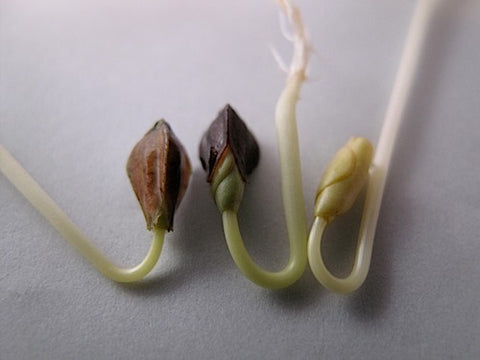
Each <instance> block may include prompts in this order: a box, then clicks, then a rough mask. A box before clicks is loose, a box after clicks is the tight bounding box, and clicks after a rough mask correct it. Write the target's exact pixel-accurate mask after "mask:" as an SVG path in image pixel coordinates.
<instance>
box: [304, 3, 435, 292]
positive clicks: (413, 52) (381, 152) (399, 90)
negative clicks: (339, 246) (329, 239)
mask: <svg viewBox="0 0 480 360" xmlns="http://www.w3.org/2000/svg"><path fill="white" fill-rule="evenodd" d="M437 3H438V2H437V1H435V0H419V1H418V3H417V6H416V9H415V12H414V14H413V17H412V21H411V24H410V27H409V31H408V35H407V39H406V41H405V45H404V50H403V54H402V58H401V60H400V66H399V68H398V72H397V76H396V79H395V83H394V86H393V90H392V94H391V95H390V101H389V104H388V107H387V112H386V115H385V120H384V123H383V126H382V130H381V132H380V137H379V139H378V144H377V150H376V152H375V155H374V157H373V161H372V166H371V168H370V173H369V181H368V187H367V193H366V196H365V204H364V207H363V215H362V220H361V223H360V230H359V234H358V242H357V249H356V252H355V261H354V263H353V268H352V271H351V273H350V274H349V275H348V276H347V277H345V278H341V279H340V278H337V277H335V276H334V275H332V274H331V273H330V271H328V269H327V267H326V266H325V264H324V262H323V259H322V254H321V250H320V249H321V242H322V236H323V233H324V231H325V228H326V226H327V224H328V223H329V222H330V221H331V220H332V216H333V215H335V214H333V213H330V212H326V210H325V209H326V208H327V207H328V206H329V205H330V204H331V202H330V199H331V198H333V197H335V196H336V195H335V193H332V196H330V195H325V196H326V198H325V199H327V200H328V201H326V202H325V203H324V202H323V201H324V198H323V195H322V196H321V197H320V198H317V203H316V206H315V211H316V212H315V219H314V221H313V225H312V229H311V231H310V236H309V239H308V261H309V263H310V268H311V269H312V272H313V274H314V275H315V277H316V278H317V280H318V281H319V282H320V283H321V284H322V285H324V286H325V287H326V288H327V289H329V290H331V291H334V292H337V293H340V294H347V293H350V292H352V291H354V290H356V289H358V288H359V287H360V286H361V285H362V284H363V282H364V281H365V278H366V277H367V274H368V270H369V267H370V260H371V256H372V248H373V240H374V237H375V229H376V227H377V221H378V214H379V212H380V206H381V203H382V196H383V190H384V189H385V182H386V180H387V175H388V169H389V167H390V161H391V159H392V152H393V147H394V144H395V139H396V136H397V133H398V128H399V126H400V123H401V120H402V117H403V112H404V110H405V107H406V104H407V100H408V95H409V92H410V89H411V87H412V83H413V80H414V75H415V71H416V68H417V64H418V60H419V57H420V53H421V49H422V43H423V40H424V38H425V34H426V30H427V27H428V24H429V20H430V16H431V15H432V13H433V11H432V10H433V6H434V5H435V4H437ZM341 151H342V150H341ZM363 153H364V155H362V156H360V158H364V157H365V158H366V157H367V156H366V155H368V153H369V151H363ZM337 156H339V155H337ZM365 160H366V159H363V160H362V162H365ZM344 166H345V164H344V163H340V166H339V167H340V168H341V167H344ZM347 167H348V166H347ZM327 177H328V176H327ZM360 178H363V175H361V176H359V178H358V179H359V180H358V183H357V180H354V181H352V184H350V185H351V186H352V189H353V188H356V189H355V191H354V190H352V192H348V191H347V192H346V193H345V194H346V195H347V198H348V200H347V201H344V203H345V204H347V205H348V203H350V202H351V201H353V196H352V195H354V194H355V193H356V192H357V190H358V188H360V187H361V186H360ZM355 183H356V185H355ZM350 185H349V186H350ZM339 186H340V187H341V186H342V185H341V184H339ZM327 189H328V188H327ZM319 196H320V195H319ZM338 201H339V203H342V201H341V200H340V199H338ZM327 205H328V206H327ZM347 207H348V206H345V207H343V205H342V206H339V208H338V209H337V210H342V211H343V210H344V209H346V208H347Z"/></svg>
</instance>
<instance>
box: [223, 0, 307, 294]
mask: <svg viewBox="0 0 480 360" xmlns="http://www.w3.org/2000/svg"><path fill="white" fill-rule="evenodd" d="M278 4H279V6H280V8H281V10H282V11H283V13H284V14H285V15H286V17H287V19H288V20H289V22H290V24H291V25H292V27H293V30H294V35H293V47H294V51H293V58H292V62H291V65H290V68H289V72H288V75H287V82H286V86H285V88H284V90H283V91H282V93H281V95H280V97H279V99H278V102H277V105H276V111H275V122H276V129H277V141H278V149H279V157H280V167H281V182H282V196H283V204H284V209H285V219H286V224H287V230H288V238H289V243H290V256H289V259H288V263H287V265H286V266H285V268H284V269H283V270H280V271H278V272H271V271H266V270H264V269H262V268H260V267H259V266H258V265H257V264H256V263H255V262H254V261H253V259H252V258H251V257H250V255H249V253H248V251H247V249H246V248H245V245H244V243H243V240H242V236H241V234H240V230H239V226H238V220H237V210H236V209H227V210H224V211H222V210H221V211H222V220H223V227H224V233H225V238H226V240H227V245H228V248H229V250H230V253H231V255H232V257H233V259H234V261H235V263H236V264H237V266H238V267H239V268H240V270H241V271H242V272H243V274H244V275H245V276H246V277H248V278H249V279H250V280H251V281H253V282H254V283H256V284H258V285H260V286H263V287H266V288H283V287H286V286H288V285H291V284H292V283H294V282H295V281H297V280H298V279H299V278H300V277H301V276H302V274H303V272H304V271H305V267H306V265H307V244H306V240H307V225H306V215H305V200H304V196H303V189H302V176H301V164H300V152H299V146H298V134H297V126H296V116H295V111H296V103H297V101H298V98H299V94H300V88H301V85H302V83H303V82H304V80H305V78H306V75H305V72H306V69H307V65H308V60H309V58H310V53H311V49H310V46H309V44H308V41H307V36H306V32H305V29H304V25H303V21H302V17H301V15H300V12H299V10H298V8H296V7H294V6H292V5H291V4H290V3H289V2H288V1H287V0H279V1H278ZM242 192H243V188H242ZM217 204H218V203H217Z"/></svg>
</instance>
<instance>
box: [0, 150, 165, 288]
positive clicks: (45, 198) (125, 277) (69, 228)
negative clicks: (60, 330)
mask: <svg viewBox="0 0 480 360" xmlns="http://www.w3.org/2000/svg"><path fill="white" fill-rule="evenodd" d="M0 171H1V172H2V173H3V174H4V175H5V176H6V177H7V179H9V180H10V181H11V183H12V184H13V185H14V186H15V187H16V188H17V189H18V190H19V191H20V192H21V193H22V194H23V196H25V198H27V200H28V201H30V203H31V204H32V205H33V206H34V207H35V208H36V209H37V210H38V212H40V213H41V214H42V215H43V216H44V217H45V218H46V219H47V220H48V221H49V222H50V223H51V224H52V225H53V226H54V227H55V229H57V231H58V232H59V233H60V234H61V235H62V236H63V237H65V239H67V240H68V241H69V242H70V243H71V244H72V245H73V246H74V247H75V248H76V249H77V250H78V251H79V252H80V253H81V254H82V255H83V256H84V257H85V258H86V259H87V260H88V261H90V262H91V263H92V264H93V266H95V267H96V268H97V269H98V270H99V271H100V272H101V273H102V274H104V275H105V276H107V277H109V278H110V279H112V280H114V281H118V282H132V281H137V280H141V279H142V278H143V277H145V276H146V275H147V274H148V273H149V272H150V271H151V270H152V268H153V267H154V266H155V264H156V263H157V260H158V258H159V256H160V253H161V251H162V246H163V238H164V235H165V230H164V229H154V230H153V240H152V245H151V246H150V249H149V250H148V253H147V255H146V257H145V259H144V260H143V261H142V262H141V263H140V264H138V265H137V266H134V267H133V268H120V267H118V266H116V265H115V264H113V263H112V262H111V261H110V260H108V258H106V257H105V256H104V255H103V254H102V253H101V252H100V251H98V249H97V248H96V247H95V246H94V245H93V244H92V243H91V242H90V241H89V240H88V239H87V237H86V236H85V235H84V234H83V233H82V232H81V231H80V230H79V229H78V228H77V226H76V225H75V224H74V223H73V222H72V221H71V220H70V219H69V217H68V216H67V215H66V214H65V213H64V212H63V211H62V209H60V207H59V206H58V205H57V204H56V203H55V202H54V201H53V200H52V198H51V197H50V196H49V195H48V194H47V193H46V192H45V191H44V190H43V189H42V188H41V186H40V185H39V184H38V183H37V182H36V181H35V180H34V179H33V178H32V177H31V176H30V175H29V174H28V173H27V172H26V171H25V169H24V168H23V167H22V166H21V165H20V164H19V163H18V162H17V161H16V160H15V159H14V158H13V156H12V155H10V153H9V152H8V151H7V150H6V149H5V148H4V147H3V146H2V145H1V144H0Z"/></svg>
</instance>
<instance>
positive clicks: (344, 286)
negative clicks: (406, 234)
mask: <svg viewBox="0 0 480 360" xmlns="http://www.w3.org/2000/svg"><path fill="white" fill-rule="evenodd" d="M326 226H327V222H326V221H325V220H324V219H322V218H321V217H318V216H317V217H315V220H314V222H313V225H312V230H311V231H310V237H309V239H308V260H309V261H310V268H311V270H312V272H313V275H315V277H316V278H317V280H318V281H320V282H321V283H322V285H323V286H325V287H326V288H327V289H329V290H331V291H334V292H336V293H339V294H347V293H350V292H352V291H354V290H356V289H357V288H358V287H359V286H360V285H362V283H363V282H364V281H365V278H366V277H367V274H368V268H369V266H370V259H371V254H372V246H373V241H368V239H366V238H365V237H361V238H360V239H359V240H358V243H357V250H356V252H355V261H354V263H353V268H352V271H351V273H350V275H348V276H347V277H345V278H338V277H336V276H334V275H332V274H331V273H330V271H328V269H327V267H326V266H325V263H324V262H323V259H322V253H321V251H320V249H321V243H322V237H323V233H324V231H325V228H326Z"/></svg>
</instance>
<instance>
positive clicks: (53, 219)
mask: <svg viewBox="0 0 480 360" xmlns="http://www.w3.org/2000/svg"><path fill="white" fill-rule="evenodd" d="M0 171H1V172H2V173H4V174H5V176H6V177H7V178H8V179H9V180H10V181H11V182H12V184H13V185H15V187H16V188H17V189H18V190H19V191H20V192H21V193H22V194H23V195H24V196H25V198H27V200H28V201H30V203H31V204H32V205H33V206H34V207H35V208H36V209H37V210H38V212H40V213H41V214H42V215H43V216H44V217H45V218H46V219H47V220H48V221H49V222H50V223H51V224H52V225H53V226H54V227H55V229H57V231H58V232H59V233H60V234H61V235H63V237H65V239H66V240H67V241H68V242H70V243H71V244H72V245H73V246H74V247H75V248H76V249H77V250H78V252H80V253H81V254H82V255H83V256H84V257H85V258H86V259H87V260H88V261H90V262H91V263H92V265H93V266H95V267H96V268H97V270H98V271H100V272H101V273H102V274H104V275H105V276H107V277H109V278H110V279H112V280H114V281H118V282H132V281H138V280H141V279H142V278H144V277H145V276H146V275H147V274H148V273H149V272H150V271H151V270H152V269H153V267H154V266H155V264H156V263H157V261H158V258H159V256H160V253H161V251H162V246H163V239H164V235H165V230H171V228H172V224H173V213H174V209H175V208H176V207H177V206H178V204H179V203H180V200H181V198H182V196H183V194H184V192H185V189H186V187H187V184H188V178H189V176H190V163H189V161H188V158H187V155H186V153H185V151H184V150H183V146H182V145H181V144H180V142H179V141H178V140H177V139H176V137H175V135H173V132H172V131H171V130H170V127H169V126H168V124H167V123H166V122H164V121H160V122H158V123H157V124H155V126H154V127H153V129H152V130H150V131H149V132H148V133H147V134H146V135H145V137H144V138H143V139H142V140H141V141H140V142H139V143H138V144H137V146H136V147H135V148H134V150H133V152H132V155H131V156H130V159H129V161H128V173H129V175H130V179H131V180H132V185H133V187H134V190H135V193H136V194H137V197H138V199H139V201H140V204H141V206H142V208H143V211H144V214H145V218H146V220H147V227H148V228H149V229H151V230H152V232H153V239H152V244H151V246H150V249H149V250H148V253H147V255H146V256H145V258H144V259H143V260H142V261H141V262H140V263H139V264H138V265H136V266H134V267H132V268H121V267H118V266H116V265H115V264H113V263H112V262H111V261H110V260H109V259H108V258H107V257H106V256H105V255H103V254H102V253H101V252H100V251H99V250H98V249H97V248H96V247H95V245H93V244H92V242H91V241H90V240H89V239H88V238H87V237H86V236H85V235H84V234H83V233H82V232H81V231H80V230H79V229H78V227H77V226H76V225H75V224H74V223H73V222H72V221H71V220H70V218H69V217H68V216H67V215H66V214H65V213H64V212H63V210H62V209H60V207H59V206H58V205H57V204H56V203H55V201H53V199H52V198H51V197H50V196H49V195H48V194H47V193H46V192H45V191H44V190H43V189H42V187H41V186H40V185H39V184H38V183H37V182H36V181H35V180H34V179H33V178H32V177H31V176H30V175H29V174H28V173H27V172H26V171H25V169H24V168H23V167H22V166H21V165H20V164H19V163H18V162H17V161H16V160H15V158H14V157H13V156H12V155H10V153H9V152H8V151H7V150H6V149H5V148H4V147H3V146H2V145H0Z"/></svg>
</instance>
